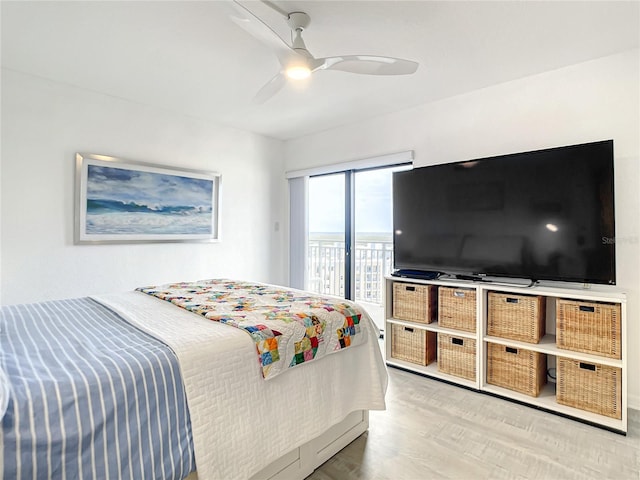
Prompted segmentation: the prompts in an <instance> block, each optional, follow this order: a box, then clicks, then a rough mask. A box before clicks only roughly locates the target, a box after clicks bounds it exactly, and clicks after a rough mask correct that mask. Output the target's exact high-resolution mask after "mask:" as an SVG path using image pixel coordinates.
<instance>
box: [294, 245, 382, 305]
mask: <svg viewBox="0 0 640 480" xmlns="http://www.w3.org/2000/svg"><path fill="white" fill-rule="evenodd" d="M344 252H345V248H344V242H343V241H342V239H341V238H335V239H334V238H331V235H327V234H318V235H316V236H314V235H310V236H309V245H308V257H307V266H308V284H307V289H308V290H311V291H314V292H317V293H320V294H327V295H337V296H340V297H344V282H345V265H344ZM353 254H354V256H355V271H354V272H353V280H352V281H353V282H354V283H355V293H356V297H355V299H356V300H357V301H362V302H370V303H375V304H378V305H381V304H382V302H383V295H384V290H383V288H384V277H385V276H386V275H389V274H390V273H391V270H392V268H393V242H392V240H391V238H390V236H389V238H388V239H385V238H381V236H380V235H377V236H373V235H366V236H364V235H363V236H362V237H360V236H358V238H357V241H356V244H355V251H354V252H353Z"/></svg>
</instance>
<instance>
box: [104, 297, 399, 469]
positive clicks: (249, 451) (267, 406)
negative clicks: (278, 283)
mask: <svg viewBox="0 0 640 480" xmlns="http://www.w3.org/2000/svg"><path fill="white" fill-rule="evenodd" d="M93 298H94V299H95V300H97V301H99V302H101V303H103V304H104V305H106V306H108V307H109V308H111V309H113V310H114V311H116V312H117V313H119V314H120V315H121V316H122V317H123V318H125V319H126V320H128V321H129V322H131V323H132V324H134V325H136V326H138V327H139V328H141V329H143V330H145V331H146V332H148V333H150V334H152V335H153V336H155V337H156V338H158V339H160V340H162V341H163V342H165V343H166V344H167V345H169V346H170V347H171V348H172V349H173V351H174V352H175V353H176V355H177V357H178V360H179V363H180V368H181V371H182V376H183V381H184V384H185V390H186V394H187V402H188V405H189V412H190V417H191V429H192V434H193V443H194V449H195V456H196V464H197V469H198V478H199V480H214V479H215V480H217V479H220V480H228V479H241V478H248V477H250V476H251V475H253V474H255V473H257V472H258V471H260V470H261V469H262V468H264V467H265V466H267V465H268V464H270V463H271V462H273V461H274V460H276V459H277V458H279V457H281V456H282V455H284V454H286V453H288V452H289V451H291V450H292V449H293V448H295V447H297V446H299V445H301V444H303V443H305V442H307V441H309V440H311V439H313V438H315V437H317V436H318V435H320V434H321V433H323V432H324V431H325V430H327V429H328V428H329V427H330V426H332V425H334V424H336V423H338V422H340V421H341V420H343V419H344V418H345V417H346V416H347V415H348V414H349V413H351V412H353V411H355V410H383V409H384V408H385V403H384V395H385V392H386V388H387V372H386V369H385V366H384V361H383V359H382V355H381V353H380V350H379V346H378V341H377V336H378V335H377V330H376V329H375V328H374V326H373V322H372V321H371V319H370V318H368V317H366V318H364V317H365V316H366V315H363V319H362V328H363V330H365V332H363V333H364V334H365V335H368V336H369V339H370V340H369V341H368V342H366V343H365V344H364V345H360V346H357V347H353V348H348V349H346V350H344V351H343V352H340V353H337V354H335V355H329V356H327V357H325V358H323V359H322V360H319V361H317V362H311V363H309V364H302V365H300V366H297V367H295V368H291V369H290V370H289V371H288V372H286V373H284V374H282V375H280V376H278V377H277V378H274V379H272V380H269V381H265V380H264V378H263V377H262V375H261V373H260V366H259V365H258V362H257V361H256V351H255V344H254V342H253V341H252V340H251V338H250V337H249V335H247V333H246V332H244V331H241V330H238V329H236V328H233V327H230V326H228V325H223V324H220V323H217V322H212V321H209V320H206V319H205V318H203V317H200V316H199V315H196V314H193V313H191V312H188V311H185V310H183V309H181V308H177V307H175V306H174V305H171V304H170V303H167V302H163V301H160V300H158V299H156V298H153V297H149V296H148V295H146V294H144V293H140V292H127V293H120V294H112V295H101V296H95V297H93Z"/></svg>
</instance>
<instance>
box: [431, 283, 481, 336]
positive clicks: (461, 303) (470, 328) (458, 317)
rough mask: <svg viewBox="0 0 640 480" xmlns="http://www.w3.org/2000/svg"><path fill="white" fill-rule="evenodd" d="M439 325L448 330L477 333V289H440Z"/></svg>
mask: <svg viewBox="0 0 640 480" xmlns="http://www.w3.org/2000/svg"><path fill="white" fill-rule="evenodd" d="M438 324H439V325H440V326H442V327H446V328H454V329H456V330H464V331H465V332H475V331H476V290H475V288H450V287H440V288H439V289H438Z"/></svg>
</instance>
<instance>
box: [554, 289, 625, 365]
mask: <svg viewBox="0 0 640 480" xmlns="http://www.w3.org/2000/svg"><path fill="white" fill-rule="evenodd" d="M621 316H622V315H621V311H620V305H619V304H613V303H591V302H578V301H574V300H565V299H563V298H559V299H558V300H557V302H556V344H557V345H558V348H563V349H565V350H574V351H576V352H585V353H593V354H595V355H602V356H604V357H609V358H617V359H620V358H621V355H622V352H621V346H620V345H621V344H620V340H621V337H622V334H621V331H620V319H621Z"/></svg>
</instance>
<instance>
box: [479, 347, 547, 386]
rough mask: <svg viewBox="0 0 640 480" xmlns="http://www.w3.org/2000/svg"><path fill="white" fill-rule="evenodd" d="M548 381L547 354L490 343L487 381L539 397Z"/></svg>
mask: <svg viewBox="0 0 640 480" xmlns="http://www.w3.org/2000/svg"><path fill="white" fill-rule="evenodd" d="M546 382H547V356H546V355H545V354H543V353H539V352H532V351H531V350H525V349H524V348H512V347H506V346H504V345H498V344H496V343H487V383H490V384H491V385H497V386H499V387H503V388H508V389H509V390H515V391H516V392H520V393H524V394H525V395H530V396H532V397H537V396H538V395H539V394H540V390H541V389H542V387H543V386H544V384H545V383H546Z"/></svg>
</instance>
